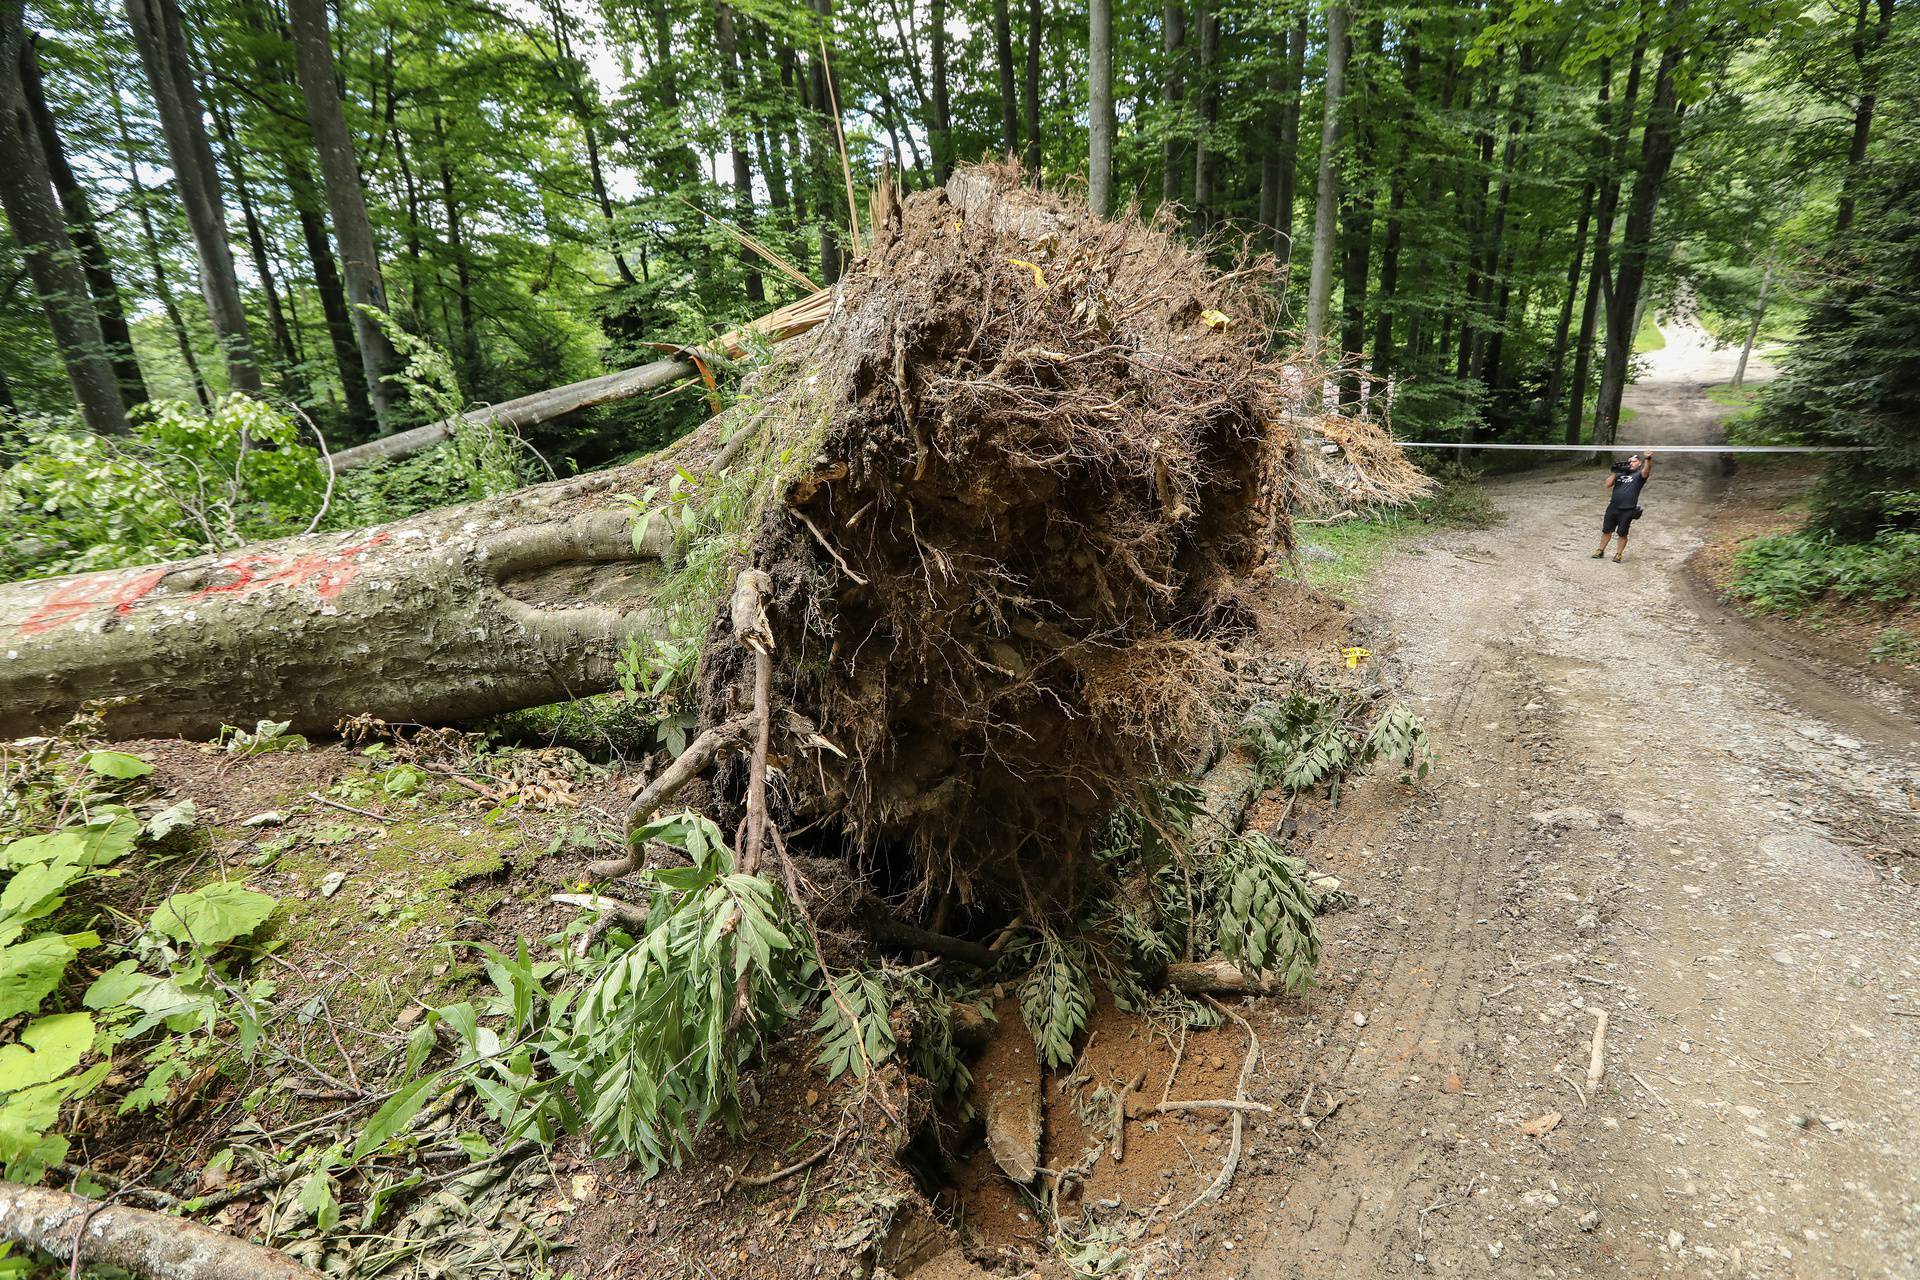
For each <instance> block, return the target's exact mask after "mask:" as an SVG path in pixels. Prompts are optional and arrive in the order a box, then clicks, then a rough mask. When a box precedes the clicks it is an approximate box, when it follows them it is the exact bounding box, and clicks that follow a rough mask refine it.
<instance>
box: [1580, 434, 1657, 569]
mask: <svg viewBox="0 0 1920 1280" xmlns="http://www.w3.org/2000/svg"><path fill="white" fill-rule="evenodd" d="M1652 474H1653V450H1651V449H1649V450H1647V451H1646V455H1645V456H1644V457H1643V456H1641V455H1640V454H1637V453H1636V454H1634V455H1632V456H1631V457H1629V458H1628V459H1627V466H1626V470H1624V471H1620V470H1615V471H1611V472H1609V473H1608V474H1607V491H1608V493H1609V494H1610V495H1611V496H1610V497H1609V498H1608V499H1607V514H1606V515H1605V516H1603V517H1602V518H1601V520H1600V549H1599V550H1598V551H1596V552H1594V553H1593V558H1594V559H1595V560H1598V559H1600V558H1601V557H1602V556H1604V555H1606V554H1607V543H1609V542H1611V541H1613V535H1614V534H1616V533H1618V534H1619V535H1620V546H1619V549H1618V550H1616V551H1615V552H1614V553H1613V562H1614V563H1615V564H1619V563H1620V561H1621V560H1623V559H1625V558H1626V554H1627V530H1628V529H1629V528H1631V527H1632V526H1633V522H1634V521H1635V520H1636V519H1638V518H1639V516H1640V491H1641V490H1642V489H1644V488H1646V487H1647V477H1648V476H1650V475H1652Z"/></svg>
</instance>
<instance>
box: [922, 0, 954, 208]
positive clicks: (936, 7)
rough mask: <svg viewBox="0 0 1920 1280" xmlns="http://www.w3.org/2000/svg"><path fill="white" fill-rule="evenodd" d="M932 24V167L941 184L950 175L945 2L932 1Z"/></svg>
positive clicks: (950, 141) (951, 170)
mask: <svg viewBox="0 0 1920 1280" xmlns="http://www.w3.org/2000/svg"><path fill="white" fill-rule="evenodd" d="M928 21H930V22H931V23H932V24H933V127H934V136H933V164H934V169H935V171H936V172H935V175H934V176H936V177H937V178H939V180H940V181H942V182H945V181H946V180H947V179H948V178H949V177H950V176H952V174H953V111H952V108H951V106H950V104H949V97H948V82H947V0H933V4H932V7H931V10H930V17H929V18H928Z"/></svg>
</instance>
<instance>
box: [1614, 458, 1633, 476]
mask: <svg viewBox="0 0 1920 1280" xmlns="http://www.w3.org/2000/svg"><path fill="white" fill-rule="evenodd" d="M1632 471H1633V464H1632V463H1631V462H1629V461H1628V460H1627V459H1625V458H1621V459H1619V460H1618V461H1616V462H1615V463H1614V464H1613V474H1615V475H1617V476H1624V475H1628V474H1630V473H1631V472H1632Z"/></svg>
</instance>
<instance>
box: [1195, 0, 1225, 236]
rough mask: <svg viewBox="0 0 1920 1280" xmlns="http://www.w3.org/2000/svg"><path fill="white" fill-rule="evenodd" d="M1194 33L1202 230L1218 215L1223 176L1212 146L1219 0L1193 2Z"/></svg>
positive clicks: (1216, 111)
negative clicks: (1196, 42) (1197, 52)
mask: <svg viewBox="0 0 1920 1280" xmlns="http://www.w3.org/2000/svg"><path fill="white" fill-rule="evenodd" d="M1193 11H1194V26H1195V28H1197V30H1196V32H1195V34H1196V35H1197V36H1198V37H1199V40H1200V65H1199V66H1198V67H1197V68H1196V75H1195V79H1196V80H1197V81H1198V82H1199V83H1198V84H1197V85H1196V86H1195V87H1196V88H1197V89H1198V90H1199V95H1200V101H1199V108H1200V113H1199V114H1200V126H1199V130H1198V132H1197V135H1196V136H1195V138H1194V144H1193V220H1194V225H1195V226H1196V227H1198V228H1200V229H1202V230H1205V229H1206V228H1208V227H1211V226H1212V225H1213V222H1214V217H1215V215H1216V213H1217V212H1218V211H1217V210H1216V209H1215V208H1214V205H1215V203H1216V200H1217V192H1216V187H1217V186H1218V178H1219V174H1220V153H1219V152H1218V151H1217V150H1216V149H1215V148H1214V145H1213V141H1214V139H1213V131H1214V126H1215V125H1217V124H1218V123H1219V120H1220V85H1219V83H1218V80H1217V75H1218V67H1217V66H1216V65H1215V64H1217V63H1218V62H1219V61H1220V9H1219V0H1194V7H1193Z"/></svg>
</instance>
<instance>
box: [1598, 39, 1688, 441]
mask: <svg viewBox="0 0 1920 1280" xmlns="http://www.w3.org/2000/svg"><path fill="white" fill-rule="evenodd" d="M1680 57H1681V50H1680V49H1679V48H1678V47H1677V46H1669V47H1668V48H1667V51H1666V52H1665V53H1664V54H1663V55H1662V56H1661V58H1660V69H1659V71H1658V72H1657V73H1656V75H1655V78H1654V90H1653V99H1652V101H1651V102H1650V103H1649V104H1648V107H1647V127H1646V130H1645V132H1644V134H1643V136H1642V138H1641V147H1640V173H1639V176H1638V178H1637V179H1636V180H1635V181H1634V184H1633V200H1632V202H1631V203H1630V204H1629V205H1628V208H1627V223H1626V228H1625V230H1624V231H1623V233H1622V235H1621V242H1620V269H1619V272H1618V274H1617V276H1616V277H1615V280H1614V284H1613V296H1612V297H1611V298H1610V299H1609V300H1608V303H1609V305H1608V307H1607V358H1606V362H1605V363H1604V364H1603V365H1602V366H1601V370H1600V401H1599V405H1598V407H1597V408H1596V410H1595V413H1594V432H1593V439H1594V443H1595V444H1612V443H1613V439H1614V429H1615V427H1616V425H1617V424H1618V423H1619V420H1620V397H1621V395H1622V393H1624V392H1625V391H1626V387H1627V365H1628V362H1629V361H1630V360H1631V359H1632V357H1633V335H1634V328H1633V326H1634V325H1635V323H1636V321H1637V318H1638V316H1639V312H1640V304H1641V288H1642V286H1643V285H1644V284H1645V282H1646V275H1647V260H1648V258H1649V257H1650V256H1651V254H1652V249H1653V224H1654V218H1655V216H1656V215H1657V214H1658V212H1659V209H1660V188H1661V186H1662V185H1663V184H1664V183H1665V181H1666V177H1667V170H1668V169H1669V168H1670V167H1671V166H1672V164H1673V154H1674V151H1675V150H1676V148H1677V147H1678V146H1679V142H1680V118H1681V113H1682V111H1683V110H1684V108H1683V107H1682V106H1681V104H1680V102H1679V96H1678V88H1677V85H1676V83H1675V76H1676V71H1677V69H1678V67H1679V63H1680Z"/></svg>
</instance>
